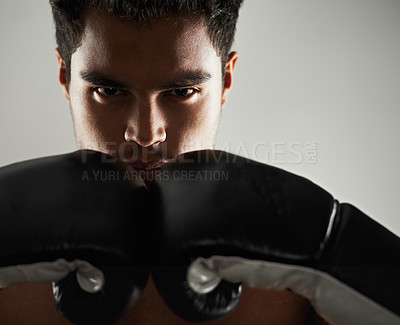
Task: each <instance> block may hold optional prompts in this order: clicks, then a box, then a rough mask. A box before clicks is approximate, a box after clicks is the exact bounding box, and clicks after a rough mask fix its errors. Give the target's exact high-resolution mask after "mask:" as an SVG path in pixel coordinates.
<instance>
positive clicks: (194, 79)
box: [80, 70, 211, 90]
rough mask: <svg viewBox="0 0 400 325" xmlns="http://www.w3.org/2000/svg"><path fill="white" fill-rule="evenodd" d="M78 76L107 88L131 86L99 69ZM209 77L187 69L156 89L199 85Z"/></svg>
mask: <svg viewBox="0 0 400 325" xmlns="http://www.w3.org/2000/svg"><path fill="white" fill-rule="evenodd" d="M80 77H81V78H82V79H83V80H84V81H86V82H88V83H91V84H93V85H101V86H104V87H109V88H118V89H125V90H131V87H130V86H128V85H126V84H124V83H123V82H120V81H117V80H114V79H113V78H110V77H108V76H107V75H105V74H103V73H102V72H99V71H82V72H81V73H80ZM209 79H211V74H210V73H208V72H204V71H201V70H199V71H188V72H184V73H181V74H180V75H178V76H177V77H176V78H175V80H173V81H171V82H169V83H167V84H165V85H163V86H161V87H158V90H165V89H174V88H184V87H190V86H194V85H200V84H203V83H205V82H207V81H208V80H209Z"/></svg>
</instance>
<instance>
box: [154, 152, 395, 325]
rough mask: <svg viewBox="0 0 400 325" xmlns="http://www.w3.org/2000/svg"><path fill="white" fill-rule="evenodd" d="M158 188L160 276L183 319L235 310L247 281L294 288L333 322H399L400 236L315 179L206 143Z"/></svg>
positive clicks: (171, 168) (170, 169)
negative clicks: (338, 198)
mask: <svg viewBox="0 0 400 325" xmlns="http://www.w3.org/2000/svg"><path fill="white" fill-rule="evenodd" d="M151 193H152V197H153V199H155V198H157V200H158V201H159V202H160V205H159V208H158V211H157V212H155V218H156V220H157V222H156V224H157V232H158V238H159V240H158V243H157V244H158V247H157V251H158V256H157V261H158V263H157V265H156V266H155V267H154V270H153V277H154V282H155V284H156V287H157V289H158V291H159V292H160V295H161V296H162V297H163V299H164V300H165V302H166V304H167V305H168V306H169V307H170V308H171V309H172V310H173V311H174V312H175V313H177V314H178V315H179V316H181V317H182V318H185V319H187V320H191V321H196V320H197V321H201V320H207V319H212V318H215V317H217V316H221V315H224V314H226V313H228V312H229V311H231V310H233V309H234V307H235V305H236V304H237V300H238V299H239V296H240V290H238V287H237V285H238V284H239V283H243V284H245V285H248V286H252V287H256V288H268V289H276V290H281V289H290V290H291V291H293V292H295V293H297V294H299V295H301V296H303V297H305V298H307V299H308V300H309V301H310V302H311V304H312V305H313V306H314V308H315V310H316V311H317V313H319V315H320V316H321V317H323V318H324V319H325V320H326V321H328V322H329V323H332V324H341V325H345V324H374V325H377V324H382V325H383V324H385V325H388V324H392V325H393V324H400V277H399V275H400V240H399V238H398V237H397V236H395V235H394V234H393V233H391V232H390V231H389V230H387V229H385V228H384V227H383V226H381V225H379V224H378V223H377V222H375V221H373V220H372V219H370V218H369V217H367V216H366V215H365V214H364V213H362V212H361V211H359V210H358V209H356V208H355V207H353V206H351V205H349V204H339V203H338V202H337V201H335V200H334V198H333V197H332V196H331V195H330V194H329V193H328V192H326V191H325V190H323V189H322V188H320V187H319V186H317V185H315V184H314V183H312V182H311V181H309V180H307V179H305V178H302V177H299V176H296V175H294V174H291V173H288V172H286V171H284V170H281V169H278V168H274V167H271V166H267V165H264V164H261V163H257V162H255V161H251V160H249V159H245V158H242V157H238V156H235V155H232V154H229V153H225V152H220V151H200V152H191V153H187V154H184V155H182V156H179V157H178V159H177V161H176V162H174V163H170V164H167V165H166V166H165V167H164V168H163V169H162V170H161V172H160V174H159V177H157V178H156V181H155V182H154V184H152V187H151ZM229 286H231V287H230V288H229ZM229 292H230V293H231V297H230V296H229ZM216 297H219V298H218V299H217V298H216ZM220 298H223V304H222V306H220V304H221V299H220ZM266 308H267V307H266Z"/></svg>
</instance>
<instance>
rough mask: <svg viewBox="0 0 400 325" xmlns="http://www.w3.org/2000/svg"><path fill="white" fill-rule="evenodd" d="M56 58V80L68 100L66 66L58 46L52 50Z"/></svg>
mask: <svg viewBox="0 0 400 325" xmlns="http://www.w3.org/2000/svg"><path fill="white" fill-rule="evenodd" d="M54 52H55V53H56V56H57V60H58V80H59V82H60V85H61V88H62V90H63V93H64V97H65V99H66V100H67V101H68V102H69V99H70V98H69V84H68V82H67V67H66V65H65V61H64V59H63V58H62V56H61V54H60V51H59V50H58V47H57V48H56V49H55V50H54Z"/></svg>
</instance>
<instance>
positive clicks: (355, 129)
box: [0, 0, 400, 234]
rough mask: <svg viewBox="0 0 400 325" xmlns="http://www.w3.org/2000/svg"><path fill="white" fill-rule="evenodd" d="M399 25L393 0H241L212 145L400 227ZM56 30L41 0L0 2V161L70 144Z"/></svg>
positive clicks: (396, 229) (398, 5) (397, 6)
mask: <svg viewBox="0 0 400 325" xmlns="http://www.w3.org/2000/svg"><path fill="white" fill-rule="evenodd" d="M399 32H400V1H399V0H330V1H328V0H245V4H244V7H243V10H242V11H241V17H240V21H239V25H238V32H237V36H236V43H235V46H234V49H235V50H237V51H238V52H239V54H240V59H239V61H238V64H237V71H236V78H235V82H234V89H233V92H232V93H231V96H230V98H229V102H228V104H227V105H226V107H225V108H224V112H223V119H222V124H221V129H220V133H219V137H218V143H217V147H218V148H222V149H227V150H229V151H231V152H234V153H237V154H241V155H245V156H249V157H251V158H254V159H257V160H259V161H262V162H265V163H270V164H273V165H275V166H277V167H280V168H283V169H286V170H288V171H292V172H294V173H297V174H301V175H303V176H305V177H308V178H310V179H312V180H313V181H314V182H316V183H317V184H319V185H321V186H323V187H325V188H326V189H327V190H328V191H330V192H331V193H333V194H334V196H335V197H336V198H338V199H339V200H341V201H346V202H351V203H353V204H355V205H356V206H358V207H359V208H360V209H361V210H363V211H364V212H366V213H367V214H369V215H370V216H371V217H373V218H374V219H376V220H378V221H379V222H381V223H382V224H384V225H385V226H387V227H389V228H390V229H391V230H392V231H394V232H395V233H397V234H400V220H399V213H398V202H399V200H400V198H399V194H400V192H399V183H400V171H399V170H398V164H399V158H400V157H399V150H398V147H399V146H398V141H399V139H400V137H399V135H400V130H399V128H398V124H399V122H400V119H399V117H400V113H399V109H400V37H399ZM53 33H54V30H53V24H52V18H51V12H50V8H49V5H48V3H47V0H35V1H32V0H19V1H14V0H2V1H1V2H0V40H1V51H0V64H1V70H0V71H1V75H0V145H1V149H2V150H1V155H0V166H3V165H6V164H9V163H12V162H15V161H19V160H24V159H29V158H33V157H39V156H44V155H51V154H57V153H63V152H67V151H73V150H75V149H76V144H75V140H74V134H73V128H72V120H71V117H70V114H69V108H68V105H67V103H66V102H65V100H64V98H63V96H62V93H61V88H60V87H59V86H58V81H57V61H56V58H55V55H54V51H53V49H54V47H55V40H54V36H53ZM310 144H311V145H312V148H311V149H310V148H309V147H308V145H310ZM310 150H311V151H310ZM310 154H313V155H316V159H309V158H310Z"/></svg>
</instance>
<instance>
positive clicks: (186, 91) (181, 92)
mask: <svg viewBox="0 0 400 325" xmlns="http://www.w3.org/2000/svg"><path fill="white" fill-rule="evenodd" d="M194 92H195V89H194V88H180V89H173V90H171V94H172V95H174V96H177V97H187V96H190V95H192V94H193V93H194Z"/></svg>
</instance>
